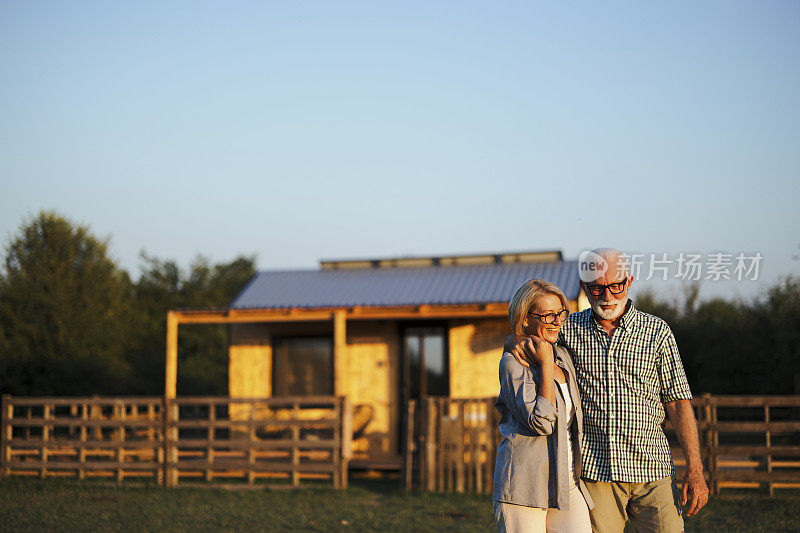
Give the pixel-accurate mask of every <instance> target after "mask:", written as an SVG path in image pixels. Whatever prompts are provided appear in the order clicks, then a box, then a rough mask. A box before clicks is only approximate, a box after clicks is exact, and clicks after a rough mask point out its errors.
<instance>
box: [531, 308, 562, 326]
mask: <svg viewBox="0 0 800 533" xmlns="http://www.w3.org/2000/svg"><path fill="white" fill-rule="evenodd" d="M528 314H529V315H534V316H537V317H539V320H541V321H542V322H544V323H545V324H555V322H556V318H558V319H559V320H561V321H562V322H563V321H564V320H566V318H567V315H568V314H569V311H567V310H566V309H562V310H561V311H559V312H558V313H546V314H544V315H540V314H539V313H534V312H533V311H528Z"/></svg>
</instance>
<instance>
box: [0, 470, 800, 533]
mask: <svg viewBox="0 0 800 533" xmlns="http://www.w3.org/2000/svg"><path fill="white" fill-rule="evenodd" d="M351 485H352V486H351V488H350V489H348V490H346V491H336V490H333V489H326V488H312V489H301V490H268V491H250V490H246V491H228V490H224V489H205V488H178V489H172V490H168V489H164V488H161V487H156V486H153V487H121V488H117V487H109V486H105V485H101V484H96V483H91V482H76V481H67V480H63V481H62V480H45V481H40V480H32V479H6V480H3V481H2V482H0V531H45V530H46V531H101V530H102V531H153V530H157V531H186V530H192V531H195V530H197V531H217V530H235V531H436V532H440V531H493V530H494V521H493V518H492V506H491V502H490V501H489V498H487V497H486V496H476V495H454V494H430V493H422V492H410V493H406V492H403V491H401V490H399V488H398V487H397V484H396V483H394V482H391V483H387V482H381V481H366V480H362V481H354V482H352V483H351ZM778 494H779V495H778V496H776V497H774V498H767V497H763V496H757V495H755V494H747V493H745V494H743V493H734V494H724V495H722V496H719V497H716V498H714V499H713V500H712V501H711V502H710V503H709V504H708V506H707V507H706V508H705V509H704V510H703V512H702V513H701V514H700V516H699V517H696V518H690V519H688V520H687V521H686V531H714V532H735V531H769V532H780V531H800V494H798V493H797V492H794V493H791V494H785V493H784V494H781V493H778Z"/></svg>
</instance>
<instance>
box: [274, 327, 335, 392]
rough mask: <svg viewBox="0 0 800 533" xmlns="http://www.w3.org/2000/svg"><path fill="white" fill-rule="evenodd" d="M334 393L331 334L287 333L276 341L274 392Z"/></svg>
mask: <svg viewBox="0 0 800 533" xmlns="http://www.w3.org/2000/svg"><path fill="white" fill-rule="evenodd" d="M331 394H333V343H332V342H331V339H330V338H328V337H284V338H276V339H274V340H273V343H272V395H273V396H317V395H319V396H326V395H331Z"/></svg>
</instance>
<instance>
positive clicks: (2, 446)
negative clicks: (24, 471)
mask: <svg viewBox="0 0 800 533" xmlns="http://www.w3.org/2000/svg"><path fill="white" fill-rule="evenodd" d="M0 408H2V418H0V479H3V478H4V477H5V476H7V475H8V473H7V472H6V468H7V465H8V460H9V456H10V455H11V452H10V450H11V424H10V422H11V419H12V418H13V417H14V406H13V405H12V404H11V396H10V395H8V394H3V397H2V400H0Z"/></svg>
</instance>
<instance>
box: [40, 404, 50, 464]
mask: <svg viewBox="0 0 800 533" xmlns="http://www.w3.org/2000/svg"><path fill="white" fill-rule="evenodd" d="M42 418H43V419H44V420H43V421H42V447H41V448H40V449H39V460H40V461H41V465H42V466H41V469H40V470H39V476H40V477H41V478H42V479H44V478H45V477H47V459H48V456H47V452H48V449H47V448H48V446H47V442H48V441H49V440H50V424H49V422H48V420H50V406H49V405H47V404H44V405H43V406H42Z"/></svg>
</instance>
